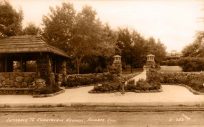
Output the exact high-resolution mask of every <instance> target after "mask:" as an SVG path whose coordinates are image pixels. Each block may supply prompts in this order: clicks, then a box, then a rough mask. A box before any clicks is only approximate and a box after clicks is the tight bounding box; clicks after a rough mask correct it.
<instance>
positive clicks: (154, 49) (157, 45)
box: [146, 37, 166, 64]
mask: <svg viewBox="0 0 204 127" xmlns="http://www.w3.org/2000/svg"><path fill="white" fill-rule="evenodd" d="M146 47H147V55H148V54H153V55H155V61H156V63H159V64H160V63H161V62H162V61H163V60H164V59H165V56H166V48H165V46H164V44H163V43H161V41H160V40H159V39H158V40H157V41H156V40H155V39H154V38H153V37H150V38H149V39H148V40H147V43H146Z"/></svg>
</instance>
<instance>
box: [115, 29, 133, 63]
mask: <svg viewBox="0 0 204 127" xmlns="http://www.w3.org/2000/svg"><path fill="white" fill-rule="evenodd" d="M117 46H118V48H119V49H120V52H121V56H122V62H123V65H124V66H126V65H130V66H131V65H132V59H133V58H132V56H133V54H134V53H133V41H132V35H131V32H130V31H129V30H128V29H127V28H125V29H119V30H118V38H117ZM131 67H132V66H131Z"/></svg>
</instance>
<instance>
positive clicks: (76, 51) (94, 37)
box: [42, 3, 114, 73]
mask: <svg viewBox="0 0 204 127" xmlns="http://www.w3.org/2000/svg"><path fill="white" fill-rule="evenodd" d="M50 11H51V12H50V13H49V14H48V15H47V16H44V18H43V24H44V28H43V34H42V35H43V37H44V38H45V40H46V41H47V42H48V43H50V44H51V45H53V46H56V47H58V48H61V49H62V50H64V51H66V52H67V54H68V55H69V56H70V58H71V59H72V60H75V61H76V68H77V73H80V65H81V62H83V61H82V60H83V58H85V57H90V56H104V57H105V56H110V54H112V47H114V43H112V42H113V41H114V34H113V33H114V32H112V31H111V30H110V29H109V27H107V26H104V25H103V24H102V23H101V22H100V20H99V19H97V17H96V16H97V15H96V12H95V11H94V10H93V9H92V8H91V7H89V6H85V7H83V9H82V10H81V11H80V12H79V13H76V11H75V9H74V7H73V5H72V4H69V3H63V4H62V6H57V7H56V8H50Z"/></svg>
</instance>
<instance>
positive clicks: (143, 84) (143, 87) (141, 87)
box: [136, 79, 151, 90]
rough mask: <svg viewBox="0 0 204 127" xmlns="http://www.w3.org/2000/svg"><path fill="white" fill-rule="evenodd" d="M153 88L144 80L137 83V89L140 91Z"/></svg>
mask: <svg viewBox="0 0 204 127" xmlns="http://www.w3.org/2000/svg"><path fill="white" fill-rule="evenodd" d="M150 88H151V86H150V84H149V83H148V82H147V81H145V80H144V79H139V80H138V81H137V85H136V89H138V90H150Z"/></svg>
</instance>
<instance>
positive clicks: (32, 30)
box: [22, 23, 41, 35]
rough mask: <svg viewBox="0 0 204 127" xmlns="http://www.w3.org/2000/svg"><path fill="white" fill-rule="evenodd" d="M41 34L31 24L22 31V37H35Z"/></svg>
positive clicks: (37, 28)
mask: <svg viewBox="0 0 204 127" xmlns="http://www.w3.org/2000/svg"><path fill="white" fill-rule="evenodd" d="M40 32H41V30H40V28H39V27H37V26H36V25H35V24H33V23H29V24H28V25H27V26H26V27H25V28H24V29H23V31H22V34H23V35H37V34H39V33H40Z"/></svg>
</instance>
